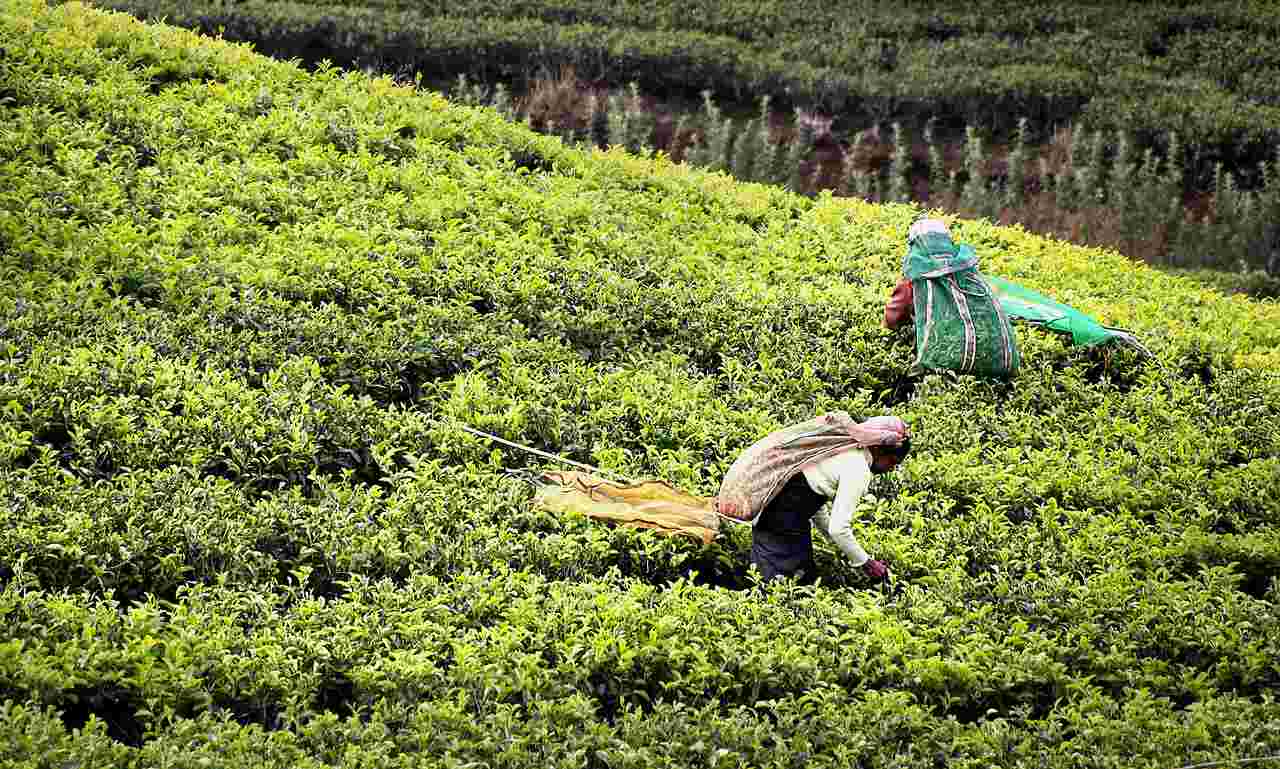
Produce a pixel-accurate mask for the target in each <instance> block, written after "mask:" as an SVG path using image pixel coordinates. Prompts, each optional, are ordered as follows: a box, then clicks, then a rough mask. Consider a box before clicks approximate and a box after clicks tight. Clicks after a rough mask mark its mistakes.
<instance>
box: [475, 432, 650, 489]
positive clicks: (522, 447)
mask: <svg viewBox="0 0 1280 769" xmlns="http://www.w3.org/2000/svg"><path fill="white" fill-rule="evenodd" d="M459 426H460V427H461V428H462V429H463V430H466V431H467V432H469V433H471V434H472V435H478V436H480V437H481V438H487V439H489V440H491V441H493V442H495V443H501V444H502V445H504V446H510V447H511V448H513V449H520V450H521V451H527V452H529V453H530V454H536V455H538V456H540V457H542V458H544V459H550V460H552V461H554V462H562V463H564V464H566V465H572V466H574V467H577V468H579V469H582V470H589V471H590V472H593V473H595V474H596V475H601V476H604V477H605V478H608V479H609V480H611V481H616V482H618V483H628V484H629V483H632V481H629V480H627V479H626V478H623V477H622V476H619V475H614V474H613V473H607V472H605V471H604V470H601V469H600V468H598V467H592V466H591V465H588V464H584V463H582V462H575V461H574V460H572V459H566V458H564V457H562V456H559V455H557V454H552V453H551V452H549V451H542V450H541V449H535V448H533V447H532V446H525V445H523V444H520V443H514V442H512V441H509V440H507V439H506V438H499V437H498V436H496V435H493V434H492V433H486V432H485V431H484V430H477V429H476V428H474V427H472V426H471V425H459Z"/></svg>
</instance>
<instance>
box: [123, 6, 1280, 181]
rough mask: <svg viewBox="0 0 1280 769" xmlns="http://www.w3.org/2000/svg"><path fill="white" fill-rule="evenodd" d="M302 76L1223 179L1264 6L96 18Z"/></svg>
mask: <svg viewBox="0 0 1280 769" xmlns="http://www.w3.org/2000/svg"><path fill="white" fill-rule="evenodd" d="M100 4H102V5H104V6H107V7H111V8H116V9H119V10H127V11H129V12H131V13H135V14H138V15H140V16H143V17H147V18H152V19H165V20H167V21H169V22H170V23H174V24H181V25H184V26H190V27H194V28H196V29H199V30H201V31H203V32H205V33H208V34H215V33H216V34H221V35H225V36H226V37H227V38H228V39H235V40H245V41H251V42H253V43H255V45H257V46H258V47H259V48H260V49H261V50H263V51H264V52H268V53H271V54H272V55H276V56H280V57H284V58H291V57H300V58H302V59H304V60H308V61H316V62H318V61H320V60H321V59H322V58H326V57H327V58H329V59H332V60H333V61H335V62H340V63H353V64H359V65H361V66H377V67H382V68H387V69H397V68H404V69H410V70H413V71H415V72H419V73H421V74H423V75H425V76H426V77H428V78H437V79H441V78H448V77H452V76H453V75H455V74H457V73H459V72H465V73H468V74H469V75H471V76H474V77H479V78H480V79H482V80H491V81H492V80H505V81H510V80H512V79H516V80H519V79H522V78H526V77H529V76H531V75H532V74H536V72H537V71H538V70H539V68H546V69H549V70H550V71H552V72H555V71H558V70H559V68H560V67H561V66H562V65H566V64H570V65H573V66H575V67H576V69H577V72H578V74H579V75H580V76H582V77H585V78H596V79H602V80H606V81H609V82H611V83H613V84H614V85H615V86H622V85H624V84H626V83H628V82H631V81H635V82H637V83H639V84H640V86H641V87H642V88H643V89H644V90H646V91H648V92H654V93H661V94H679V93H684V94H687V95H690V96H693V97H694V98H696V96H697V94H698V93H699V92H701V91H702V90H704V89H706V90H711V91H713V92H714V94H715V95H716V96H717V97H718V98H719V99H721V100H728V99H733V100H735V101H737V102H745V103H747V104H750V103H752V102H754V101H755V100H756V99H758V98H759V97H760V96H763V95H770V96H772V97H773V98H774V99H775V102H776V103H777V102H778V101H779V100H785V102H787V103H793V104H795V105H797V106H801V107H806V108H817V109H821V110H824V111H828V112H832V113H834V114H839V115H842V116H844V117H846V118H849V119H850V120H851V121H852V123H854V124H855V125H857V126H859V127H861V126H865V125H867V124H868V123H872V122H883V123H889V122H892V121H894V120H901V121H905V122H912V123H914V122H920V121H922V119H923V118H928V117H936V118H939V119H942V120H944V121H947V122H949V123H951V124H954V125H956V126H962V125H963V124H965V123H970V124H975V125H979V126H981V127H983V128H984V129H995V130H997V131H999V132H1002V133H1010V132H1012V130H1013V129H1014V128H1015V127H1016V124H1017V121H1018V119H1019V118H1022V117H1026V118H1029V119H1031V120H1032V121H1033V123H1034V124H1035V125H1036V127H1037V128H1038V129H1043V130H1046V132H1047V133H1051V132H1052V130H1051V129H1052V128H1055V127H1057V126H1059V125H1061V124H1063V123H1074V122H1087V123H1089V124H1091V125H1092V126H1093V127H1094V128H1107V129H1110V130H1121V131H1127V132H1133V133H1137V134H1139V135H1140V136H1142V137H1143V146H1151V145H1153V144H1154V145H1158V146H1160V147H1163V146H1164V144H1165V143H1166V141H1167V136H1168V134H1169V133H1170V132H1176V133H1178V134H1179V136H1181V138H1182V140H1183V141H1184V142H1187V143H1189V144H1191V145H1192V146H1195V147H1203V150H1204V152H1205V153H1206V155H1208V156H1209V157H1211V158H1212V159H1216V160H1223V161H1225V162H1227V163H1228V164H1229V165H1230V166H1232V167H1234V166H1237V165H1243V166H1252V165H1254V164H1256V163H1258V162H1260V161H1262V160H1264V159H1269V156H1270V152H1269V151H1268V147H1269V146H1271V145H1274V143H1275V141H1276V139H1277V137H1278V136H1280V86H1277V85H1276V84H1277V83H1278V82H1280V55H1278V54H1277V46H1278V45H1280V23H1278V22H1277V19H1278V18H1280V16H1277V14H1276V12H1275V6H1274V3H1273V1H1272V0H1245V1H1244V2H1242V1H1241V0H1213V1H1212V2H1198V3H1194V4H1188V3H1185V2H1181V1H1174V0H1163V1H1162V2H1156V3H1152V2H1135V1H1130V2H1123V1H1122V2H1115V1H1114V0H1108V2H1084V3H1078V2H1073V3H1069V4H1066V5H1064V4H1063V3H1061V2H1049V1H1047V0H1037V2H1008V0H984V1H983V2H979V3H968V4H957V3H952V2H939V1H937V0H930V1H929V2H915V3H910V4H907V5H904V4H902V3H896V2H884V1H883V0H857V1H856V2H854V1H846V2H819V1H817V0H811V1H806V2H796V0H763V1H762V0H696V2H690V1H689V0H660V1H658V2H653V1H651V0H622V1H621V2H610V3H600V2H597V1H596V0H528V1H527V2H526V1H525V0H519V1H517V2H507V1H506V0H502V1H500V2H496V1H495V0H448V2H445V1H444V0H349V1H347V2H334V1H333V0H301V1H299V0H294V1H293V2H277V0H238V1H237V2H234V3H224V2H208V1H206V2H188V1H187V0H100Z"/></svg>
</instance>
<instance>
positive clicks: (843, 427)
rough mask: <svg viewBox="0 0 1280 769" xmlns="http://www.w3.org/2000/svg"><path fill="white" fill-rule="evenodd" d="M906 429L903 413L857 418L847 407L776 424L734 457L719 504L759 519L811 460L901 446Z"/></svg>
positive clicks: (723, 510) (734, 514)
mask: <svg viewBox="0 0 1280 769" xmlns="http://www.w3.org/2000/svg"><path fill="white" fill-rule="evenodd" d="M907 435H908V431H907V425H906V423H905V422H903V421H902V420H901V419H899V418H898V417H894V416H881V417H873V418H871V419H868V420H867V421H865V422H862V423H858V422H854V421H853V419H852V417H850V416H849V414H848V413H847V412H844V411H833V412H831V413H829V414H823V415H822V416H820V417H816V418H814V419H811V420H809V421H808V422H801V423H800V424H798V425H792V426H790V427H784V428H783V429H781V430H776V431H774V432H772V433H769V434H768V435H766V436H765V437H764V438H762V439H760V440H759V441H756V442H755V443H754V444H752V445H751V446H750V447H749V448H748V449H747V450H746V451H744V452H742V454H741V455H739V457H738V458H737V459H736V460H735V461H734V463H733V465H732V466H731V467H730V468H729V472H728V473H726V474H725V476H724V480H723V481H722V482H721V483H720V493H719V495H718V496H717V497H716V510H717V512H719V513H720V515H722V516H724V517H726V518H731V519H733V520H737V521H752V520H755V518H756V516H758V515H759V514H760V513H761V512H762V511H763V510H764V508H765V507H766V506H767V505H768V504H769V503H770V502H772V501H773V498H774V497H776V496H777V495H778V492H779V491H781V490H782V487H783V486H784V485H785V484H786V483H787V481H789V480H791V479H792V478H793V477H794V476H795V475H796V473H798V472H800V471H801V470H802V469H803V468H804V466H805V465H807V464H809V463H810V462H817V461H820V460H823V459H826V458H827V457H832V456H835V455H836V454H840V453H842V452H845V451H849V450H850V449H855V448H867V447H868V446H897V445H899V444H901V443H902V441H903V440H904V439H905V438H906V437H907Z"/></svg>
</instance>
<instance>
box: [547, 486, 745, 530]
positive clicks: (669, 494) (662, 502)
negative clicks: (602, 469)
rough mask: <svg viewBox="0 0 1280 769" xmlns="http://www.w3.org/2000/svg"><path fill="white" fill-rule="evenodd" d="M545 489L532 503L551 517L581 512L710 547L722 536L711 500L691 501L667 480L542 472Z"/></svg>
mask: <svg viewBox="0 0 1280 769" xmlns="http://www.w3.org/2000/svg"><path fill="white" fill-rule="evenodd" d="M542 479H543V481H544V482H546V484H547V485H545V486H542V487H541V488H539V489H538V492H537V494H535V495H534V498H533V503H534V505H536V506H537V507H539V508H541V509H543V510H549V511H551V512H553V513H568V512H574V513H581V514H583V515H585V516H587V517H588V518H594V519H595V520H598V521H611V522H613V523H617V524H620V525H622V526H631V527H634V528H639V529H654V530H656V531H659V532H661V533H663V534H668V535H681V536H686V537H693V538H694V539H698V540H701V541H702V542H703V543H710V542H711V540H713V539H715V538H716V535H717V534H719V533H720V519H719V517H718V516H717V515H716V511H715V507H714V506H713V504H712V502H713V500H712V499H710V498H704V497H695V496H693V495H691V494H686V493H684V492H683V491H680V490H679V489H677V488H674V487H673V486H671V485H670V484H668V483H666V482H665V481H659V480H646V481H638V482H636V483H618V482H615V481H608V480H605V479H603V478H599V477H596V476H594V475H590V474H588V473H579V472H572V471H555V472H547V473H543V475H542Z"/></svg>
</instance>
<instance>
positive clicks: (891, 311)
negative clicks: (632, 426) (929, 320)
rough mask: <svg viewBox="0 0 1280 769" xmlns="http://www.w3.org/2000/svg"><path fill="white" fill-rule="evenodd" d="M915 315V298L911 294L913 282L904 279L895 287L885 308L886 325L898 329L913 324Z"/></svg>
mask: <svg viewBox="0 0 1280 769" xmlns="http://www.w3.org/2000/svg"><path fill="white" fill-rule="evenodd" d="M914 314H915V305H914V298H913V294H912V292H911V281H910V280H907V279H906V278H903V279H902V280H900V281H898V285H896V286H894V287H893V293H892V294H891V295H890V296H889V302H888V304H886V305H885V306H884V325H885V326H886V327H887V328H898V327H899V326H901V325H903V324H904V323H909V322H911V317H912V315H914Z"/></svg>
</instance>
